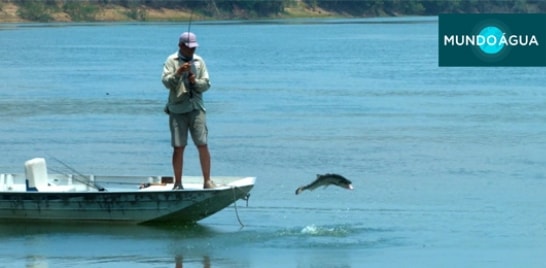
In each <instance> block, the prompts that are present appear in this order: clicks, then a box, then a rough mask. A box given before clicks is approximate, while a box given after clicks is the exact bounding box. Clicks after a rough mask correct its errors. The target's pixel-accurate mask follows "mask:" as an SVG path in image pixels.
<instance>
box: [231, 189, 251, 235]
mask: <svg viewBox="0 0 546 268" xmlns="http://www.w3.org/2000/svg"><path fill="white" fill-rule="evenodd" d="M236 188H237V187H234V186H231V190H232V192H233V205H234V207H235V215H236V216H237V221H239V224H240V225H241V227H245V225H244V224H243V222H242V221H241V218H240V217H239V209H238V208H237V197H236V196H235V189H236ZM237 189H239V188H237ZM249 197H250V194H247V195H246V196H245V197H242V198H241V199H243V200H246V206H247V207H248V198H249Z"/></svg>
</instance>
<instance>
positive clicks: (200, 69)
mask: <svg viewBox="0 0 546 268" xmlns="http://www.w3.org/2000/svg"><path fill="white" fill-rule="evenodd" d="M184 62H186V61H184V57H183V56H182V55H181V54H180V53H179V52H176V53H174V54H172V55H169V57H167V60H166V61H165V64H164V65H163V74H162V76H161V82H163V85H165V87H166V88H167V89H168V90H169V91H170V92H169V100H168V103H167V108H168V109H169V112H171V113H176V114H181V113H188V112H191V111H193V110H196V109H201V110H203V111H205V104H204V102H203V92H205V91H207V90H208V89H209V88H210V81H209V73H208V71H207V66H206V65H205V61H204V60H203V59H202V58H201V57H200V56H198V55H196V54H194V55H193V59H192V60H191V61H190V62H191V70H192V71H191V72H192V73H193V74H194V75H195V83H194V84H190V81H189V79H188V74H187V73H184V74H183V75H180V76H179V75H177V74H176V70H178V68H179V66H180V65H182V64H184Z"/></svg>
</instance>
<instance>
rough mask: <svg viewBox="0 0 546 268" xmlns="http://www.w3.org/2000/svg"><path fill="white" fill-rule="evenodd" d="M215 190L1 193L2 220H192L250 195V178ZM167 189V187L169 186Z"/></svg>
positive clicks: (196, 219) (0, 208)
mask: <svg viewBox="0 0 546 268" xmlns="http://www.w3.org/2000/svg"><path fill="white" fill-rule="evenodd" d="M246 181H247V182H244V183H234V184H225V185H223V186H220V187H218V188H215V189H187V190H186V189H185V190H181V191H171V190H166V189H167V188H168V187H171V188H172V186H170V185H165V186H162V188H161V187H160V190H138V191H137V190H127V191H124V190H119V189H118V190H114V191H92V192H86V191H82V192H77V191H76V192H39V191H38V192H29V191H25V192H18V191H13V192H9V191H5V192H0V221H4V222H5V221H63V222H67V221H72V222H118V223H133V224H143V223H169V222H175V223H195V222H197V221H199V220H201V219H204V218H206V217H208V216H211V215H213V214H214V213H216V212H218V211H220V210H222V209H224V208H225V207H227V206H229V205H231V204H233V203H234V202H236V201H237V200H238V199H241V198H245V197H247V196H248V194H249V192H250V190H251V189H252V187H253V186H254V178H247V179H246ZM168 189H170V188H168Z"/></svg>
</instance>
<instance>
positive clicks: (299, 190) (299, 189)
mask: <svg viewBox="0 0 546 268" xmlns="http://www.w3.org/2000/svg"><path fill="white" fill-rule="evenodd" d="M303 190H304V189H303V186H302V187H299V188H298V189H296V194H297V195H298V194H300V193H301V192H303Z"/></svg>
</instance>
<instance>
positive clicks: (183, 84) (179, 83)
mask: <svg viewBox="0 0 546 268" xmlns="http://www.w3.org/2000/svg"><path fill="white" fill-rule="evenodd" d="M198 46H199V44H198V43H197V37H196V36H195V34H193V33H191V32H184V33H182V34H181V35H180V37H179V39H178V48H179V49H178V51H177V52H175V53H174V54H172V55H170V56H169V57H167V60H166V61H165V64H164V66H163V75H162V77H161V81H162V82H163V85H165V87H166V88H167V89H169V100H168V103H167V106H166V107H165V112H166V113H167V114H169V126H170V130H171V144H172V146H173V156H172V166H173V171H174V179H175V183H174V187H173V190H181V189H183V187H182V167H183V162H184V148H185V147H186V145H187V139H188V131H189V132H190V134H191V137H192V140H193V143H194V144H195V145H196V146H197V150H198V152H199V161H200V163H201V171H202V173H203V179H204V184H203V188H214V187H215V185H214V183H213V182H212V181H211V180H210V152H209V149H208V146H207V135H208V132H207V124H206V110H205V105H204V102H203V95H202V94H203V92H205V91H207V90H208V89H209V88H210V82H209V73H208V71H207V67H206V65H205V61H204V60H203V59H202V58H201V57H200V56H198V55H197V54H195V50H196V48H197V47H198Z"/></svg>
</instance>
